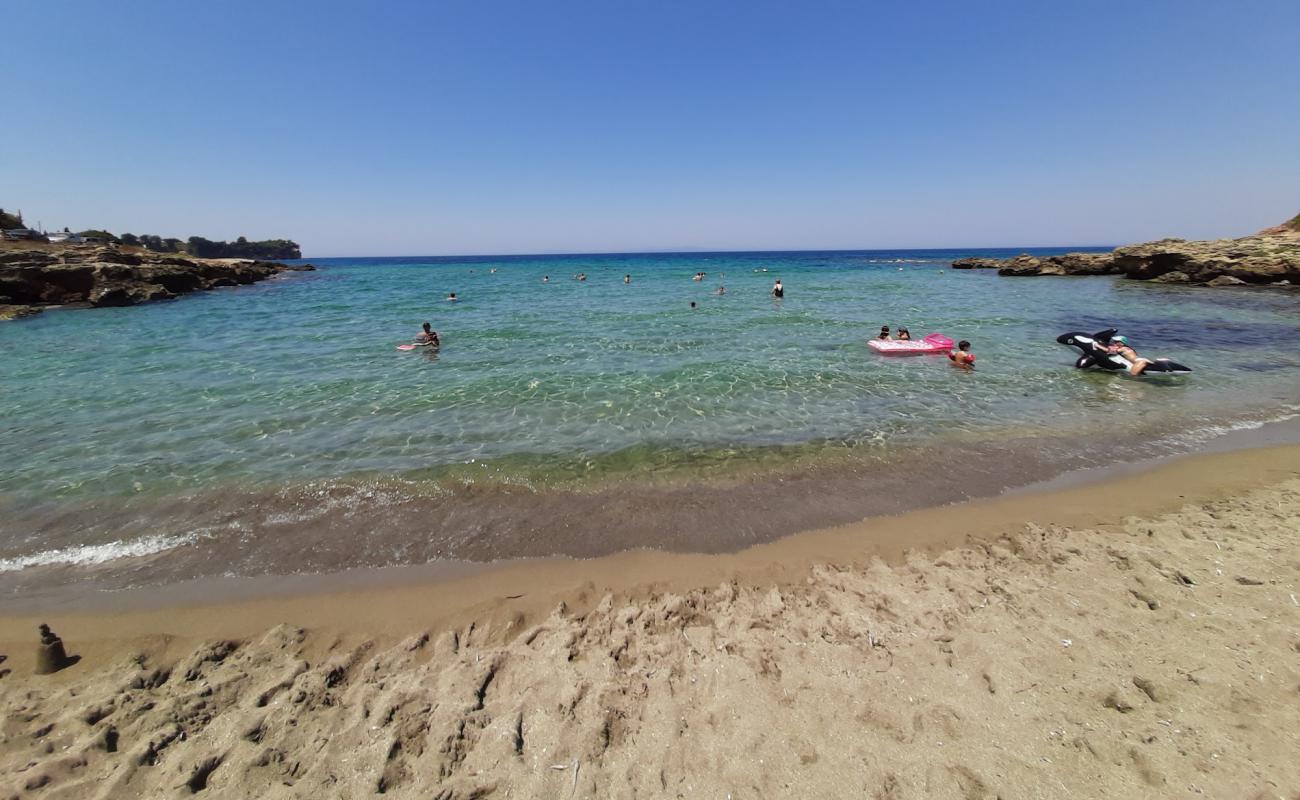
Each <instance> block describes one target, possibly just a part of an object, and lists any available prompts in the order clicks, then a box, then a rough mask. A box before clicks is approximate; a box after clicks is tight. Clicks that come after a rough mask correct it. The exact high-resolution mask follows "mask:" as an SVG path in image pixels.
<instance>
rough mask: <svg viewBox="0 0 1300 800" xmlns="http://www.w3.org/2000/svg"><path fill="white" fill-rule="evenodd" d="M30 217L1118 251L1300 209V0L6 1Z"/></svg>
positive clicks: (348, 240)
mask: <svg viewBox="0 0 1300 800" xmlns="http://www.w3.org/2000/svg"><path fill="white" fill-rule="evenodd" d="M4 20H5V26H6V29H7V33H6V34H5V37H4V38H5V43H4V46H3V47H0V70H2V73H0V74H3V75H5V76H6V81H5V85H6V92H5V96H4V99H3V102H2V103H0V205H3V206H4V207H6V208H15V207H18V208H21V209H22V210H23V211H24V212H25V214H26V215H27V217H28V221H29V222H32V223H35V222H36V221H38V220H39V221H41V222H43V223H44V224H45V225H46V227H49V228H55V227H60V228H61V227H63V226H64V225H68V226H71V227H73V228H84V227H91V226H95V227H106V228H108V229H109V230H112V231H114V232H118V233H120V232H122V231H132V232H135V233H158V234H161V235H164V236H169V235H170V236H179V237H184V236H188V235H192V234H198V235H204V236H207V237H209V238H214V239H224V238H233V237H235V236H239V235H246V236H248V237H250V238H264V237H278V236H285V237H291V238H294V239H296V240H298V241H299V242H301V243H302V245H303V247H304V251H305V252H306V253H307V254H308V255H315V256H329V255H414V254H421V255H423V254H467V253H519V252H586V251H631V250H638V251H639V250H674V249H696V248H704V249H821V248H827V249H832V248H874V247H882V248H885V247H978V246H1001V245H1007V246H1012V245H1026V246H1028V245H1057V244H1062V245H1070V244H1120V243H1125V242H1131V241H1139V240H1144V239H1150V238H1158V237H1161V236H1183V237H1189V238H1190V237H1217V236H1235V235H1241V234H1244V233H1248V232H1250V231H1253V230H1257V229H1259V228H1261V227H1263V226H1265V225H1271V224H1275V223H1277V222H1280V221H1281V220H1283V219H1285V218H1287V217H1289V216H1291V215H1292V214H1294V213H1296V212H1297V211H1300V81H1297V75H1300V45H1298V44H1297V42H1298V41H1300V40H1298V39H1297V37H1298V36H1300V3H1297V2H1295V0H1277V1H1276V2H1235V3H1226V2H1213V3H1211V2H1195V1H1194V0H1183V1H1181V2H1139V3H1133V2H1087V3H1085V2H1078V3H1050V2H1041V0H1040V1H1039V2H1024V3H1019V2H996V1H990V2H970V1H969V0H967V1H966V2H951V3H922V2H918V3H904V2H896V3H890V4H877V3H867V2H843V3H796V2H784V3H772V2H751V3H744V2H725V3H724V2H712V1H711V0H699V1H696V2H671V1H669V2H664V1H659V2H636V3H633V2H611V1H610V0H597V1H594V2H566V1H563V0H554V1H552V2H535V1H533V2H517V3H515V2H511V3H503V2H488V1H486V0H485V1H483V2H442V3H432V2H409V3H407V2H373V3H358V2H355V0H353V1H352V2H347V3H342V2H312V3H308V2H279V1H277V0H259V1H258V2H233V1H232V2H219V3H190V2H174V0H167V1H166V2H141V1H136V0H126V2H121V3H102V2H98V1H97V0H83V1H82V2H63V1H62V0H58V1H55V0H52V1H51V2H25V3H8V4H5V12H4Z"/></svg>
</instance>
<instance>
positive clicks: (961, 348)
mask: <svg viewBox="0 0 1300 800" xmlns="http://www.w3.org/2000/svg"><path fill="white" fill-rule="evenodd" d="M948 360H949V361H951V362H952V365H953V366H954V367H961V368H962V369H974V368H975V354H974V353H972V352H971V351H970V342H968V341H966V340H965V339H962V340H961V341H960V342H958V343H957V349H956V351H954V352H952V353H949V354H948Z"/></svg>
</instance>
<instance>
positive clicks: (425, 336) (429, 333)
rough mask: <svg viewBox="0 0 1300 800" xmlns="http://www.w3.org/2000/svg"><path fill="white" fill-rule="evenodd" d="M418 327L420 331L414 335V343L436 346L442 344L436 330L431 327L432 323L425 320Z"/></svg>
mask: <svg viewBox="0 0 1300 800" xmlns="http://www.w3.org/2000/svg"><path fill="white" fill-rule="evenodd" d="M420 328H421V330H420V332H419V333H417V334H416V335H415V343H416V344H423V345H427V346H429V347H437V346H438V345H440V344H442V341H441V340H440V339H439V338H438V332H437V331H435V330H434V329H433V326H432V325H430V324H429V323H427V322H426V323H424V324H423V325H421V326H420Z"/></svg>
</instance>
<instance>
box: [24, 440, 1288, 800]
mask: <svg viewBox="0 0 1300 800" xmlns="http://www.w3.org/2000/svg"><path fill="white" fill-rule="evenodd" d="M1297 519H1300V448H1297V447H1280V448H1271V449H1261V450H1251V451H1243V452H1234V453H1226V454H1211V455H1203V456H1196V457H1189V458H1184V459H1179V460H1176V461H1173V462H1170V463H1167V464H1163V465H1160V466H1158V467H1156V468H1155V469H1153V470H1151V471H1149V472H1144V473H1140V474H1127V475H1123V476H1121V477H1119V478H1117V479H1112V480H1103V481H1101V482H1096V483H1090V484H1088V485H1083V486H1076V487H1072V488H1066V489H1058V490H1053V491H1047V492H1040V493H1032V494H1022V495H1016V496H1010V497H1002V498H997V499H992V500H981V501H972V502H969V503H964V504H960V505H955V506H947V507H942V508H935V509H929V510H924V511H915V512H910V513H907V514H904V515H900V516H895V517H882V518H875V519H871V520H865V521H863V522H860V523H854V524H851V525H845V526H841V527H837V528H830V529H824V530H820V531H813V532H808V533H803V534H798V535H795V536H792V537H787V538H784V539H781V540H778V541H776V542H771V543H767V544H763V545H758V546H755V547H752V548H749V549H747V550H744V551H742V552H740V553H736V554H730V555H674V554H667V553H660V552H630V553H623V554H620V555H615V556H610V557H606V558H599V559H592V560H586V561H573V560H562V559H552V560H538V561H529V562H521V563H514V564H508V565H504V566H501V567H499V568H494V569H490V570H487V571H484V572H482V573H480V574H475V575H469V576H466V577H463V578H459V579H453V580H444V581H440V582H437V583H428V582H422V581H421V580H420V576H419V575H418V571H417V573H411V574H408V575H407V576H406V579H408V580H409V581H410V583H403V582H401V580H399V581H398V582H397V583H391V584H388V585H383V586H376V587H369V588H361V589H356V590H352V591H346V592H339V591H333V592H326V593H321V592H312V591H310V589H311V587H310V586H309V585H305V584H300V585H298V586H297V587H296V589H297V590H298V591H300V593H298V594H294V595H292V596H269V597H262V598H260V599H256V600H250V601H245V602H239V603H223V604H217V605H197V606H195V605H185V604H176V605H169V606H167V607H161V608H159V607H141V608H137V609H134V610H127V611H122V612H119V613H100V614H88V613H79V614H49V615H45V616H42V617H41V618H39V619H38V618H36V617H33V616H15V615H12V614H10V615H8V616H5V617H2V618H0V653H5V654H7V655H8V656H9V659H8V660H7V661H6V662H5V663H4V664H2V665H0V669H11V670H12V671H11V672H10V673H9V674H7V675H6V676H5V677H3V678H0V687H3V689H4V691H3V699H0V705H2V706H3V718H4V720H5V722H4V728H3V730H2V731H0V797H8V796H10V795H11V794H14V795H17V796H26V795H27V794H28V793H31V796H43V797H163V796H173V795H176V794H178V793H180V794H185V793H189V792H191V791H211V792H212V793H213V795H214V796H220V797H336V796H337V797H355V796H368V795H371V794H374V793H376V792H378V791H384V792H387V793H390V794H393V795H396V796H399V797H444V798H450V797H458V798H466V797H488V796H492V797H507V796H509V797H678V796H682V797H695V796H702V797H703V796H707V797H726V796H731V797H736V798H740V797H832V796H843V795H848V794H854V795H861V796H866V797H889V798H906V797H996V796H1002V797H1022V796H1037V797H1062V798H1064V797H1072V798H1077V797H1182V796H1197V795H1201V796H1208V797H1249V798H1254V797H1259V798H1265V797H1269V798H1271V797H1293V796H1295V795H1296V793H1298V792H1300V774H1298V773H1297V771H1296V769H1295V767H1294V763H1295V759H1294V755H1295V753H1296V752H1297V746H1298V745H1300V734H1297V731H1300V696H1298V695H1297V689H1296V687H1297V685H1300V668H1298V667H1297V660H1296V653H1297V650H1298V649H1300V640H1297V638H1296V630H1297V628H1298V627H1300V599H1297V598H1300V585H1297V584H1300V525H1297V524H1296V520H1297ZM334 585H337V584H334ZM40 621H45V622H49V623H50V624H51V625H52V626H53V628H54V629H55V630H56V631H57V632H58V633H59V634H61V635H62V636H63V637H64V638H65V640H66V641H67V643H68V645H69V649H70V651H71V652H73V653H75V654H77V655H80V656H81V657H82V658H81V660H80V662H79V663H77V664H76V665H74V666H72V667H70V668H69V669H66V670H64V671H63V672H60V673H58V674H56V675H54V676H45V677H39V676H33V675H32V674H31V672H32V666H33V650H34V643H35V625H36V623H37V622H40ZM37 793H39V794H37Z"/></svg>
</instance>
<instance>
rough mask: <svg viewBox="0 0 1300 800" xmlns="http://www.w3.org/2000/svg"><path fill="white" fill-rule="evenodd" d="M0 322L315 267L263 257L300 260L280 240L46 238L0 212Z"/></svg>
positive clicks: (93, 233)
mask: <svg viewBox="0 0 1300 800" xmlns="http://www.w3.org/2000/svg"><path fill="white" fill-rule="evenodd" d="M0 229H3V232H4V236H3V239H2V240H0V319H13V318H16V317H24V316H30V315H32V314H37V313H39V312H40V311H42V310H43V309H46V308H51V307H56V306H64V307H72V308H93V307H97V306H129V305H136V304H138V303H143V302H147V301H150V300H169V299H172V298H175V297H179V296H181V295H184V294H189V293H190V292H195V291H203V290H206V289H215V288H218V287H222V286H239V285H243V284H249V283H256V282H257V281H261V280H265V279H267V278H270V277H273V276H275V275H279V274H280V273H283V272H287V271H300V270H312V269H315V267H313V266H312V265H310V264H305V265H294V266H290V265H287V264H281V263H278V262H277V261H271V260H268V259H274V258H286V259H287V258H301V257H302V254H301V252H300V251H299V249H298V245H297V244H296V243H294V242H291V241H289V240H287V239H272V240H270V241H264V242H250V241H247V240H246V239H244V238H243V237H242V236H241V237H240V238H239V239H238V240H236V241H234V242H213V241H209V240H208V239H204V238H202V237H200V236H191V237H190V238H189V240H188V241H186V242H182V241H180V240H179V239H163V238H161V237H158V236H136V235H133V234H129V233H125V234H122V235H121V236H114V235H113V234H111V233H109V232H107V231H101V230H88V231H80V232H76V233H74V232H72V231H69V230H63V231H57V232H53V233H48V232H45V231H38V230H33V229H31V228H28V227H27V226H26V225H25V224H23V218H22V216H21V215H20V214H11V213H8V212H5V211H2V210H0Z"/></svg>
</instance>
